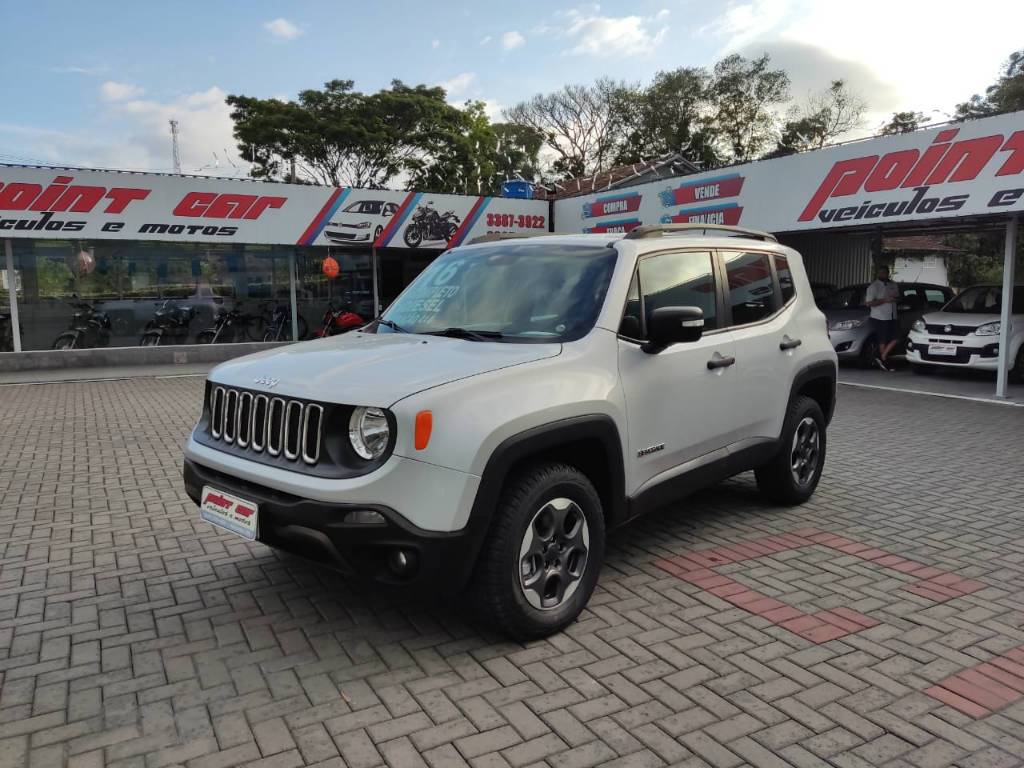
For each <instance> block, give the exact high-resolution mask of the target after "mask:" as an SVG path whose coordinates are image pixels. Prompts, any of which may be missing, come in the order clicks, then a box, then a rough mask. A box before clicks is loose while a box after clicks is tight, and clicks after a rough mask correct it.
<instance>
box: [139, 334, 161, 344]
mask: <svg viewBox="0 0 1024 768" xmlns="http://www.w3.org/2000/svg"><path fill="white" fill-rule="evenodd" d="M159 345H160V334H159V333H146V334H143V336H142V341H140V342H139V346H140V347H156V346H159Z"/></svg>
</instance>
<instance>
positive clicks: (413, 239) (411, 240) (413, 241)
mask: <svg viewBox="0 0 1024 768" xmlns="http://www.w3.org/2000/svg"><path fill="white" fill-rule="evenodd" d="M402 239H403V240H405V244H406V245H407V246H409V247H410V248H419V247H420V243H422V242H423V233H422V232H420V228H419V226H417V225H416V224H410V225H409V226H408V227H406V228H405V233H404V234H403V235H402Z"/></svg>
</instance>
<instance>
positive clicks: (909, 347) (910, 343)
mask: <svg viewBox="0 0 1024 768" xmlns="http://www.w3.org/2000/svg"><path fill="white" fill-rule="evenodd" d="M913 348H914V342H912V341H908V342H907V349H913Z"/></svg>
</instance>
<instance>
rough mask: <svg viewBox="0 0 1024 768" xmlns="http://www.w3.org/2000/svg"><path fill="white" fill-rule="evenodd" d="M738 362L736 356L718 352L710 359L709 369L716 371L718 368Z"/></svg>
mask: <svg viewBox="0 0 1024 768" xmlns="http://www.w3.org/2000/svg"><path fill="white" fill-rule="evenodd" d="M735 364H736V358H735V357H722V356H721V355H719V354H718V353H717V352H716V353H715V356H714V357H712V358H711V359H710V360H708V370H709V371H714V370H717V369H718V368H728V367H729V366H730V365H735Z"/></svg>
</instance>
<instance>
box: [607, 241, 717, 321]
mask: <svg viewBox="0 0 1024 768" xmlns="http://www.w3.org/2000/svg"><path fill="white" fill-rule="evenodd" d="M713 263H714V262H713V261H712V256H711V252H710V251H680V252H676V253H662V254H659V255H657V256H651V257H648V258H646V259H641V261H640V265H639V266H638V267H637V273H636V276H635V277H634V281H637V280H638V281H639V285H638V286H637V296H638V298H639V299H640V300H641V306H642V307H643V317H644V324H643V330H644V332H646V328H647V326H648V325H649V324H650V318H651V313H652V312H654V310H656V309H658V308H660V307H699V308H700V309H701V311H703V312H704V330H705V331H711V330H714V329H715V328H717V327H718V312H717V307H716V306H715V277H714V267H713ZM631 290H632V287H631ZM629 306H630V303H629V300H628V299H627V301H626V309H627V312H628V311H629ZM624 319H625V318H624ZM623 335H626V334H623ZM641 338H642V337H641Z"/></svg>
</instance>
